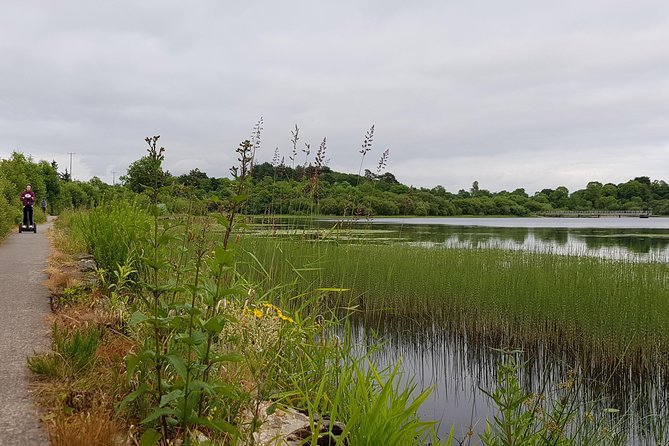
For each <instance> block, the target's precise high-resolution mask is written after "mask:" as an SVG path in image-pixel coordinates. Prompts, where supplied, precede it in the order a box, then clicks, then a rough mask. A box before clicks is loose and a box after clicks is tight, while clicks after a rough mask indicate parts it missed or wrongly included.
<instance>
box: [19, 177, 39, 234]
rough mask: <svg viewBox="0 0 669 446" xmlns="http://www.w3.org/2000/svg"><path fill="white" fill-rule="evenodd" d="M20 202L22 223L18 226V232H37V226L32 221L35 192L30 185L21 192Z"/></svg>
mask: <svg viewBox="0 0 669 446" xmlns="http://www.w3.org/2000/svg"><path fill="white" fill-rule="evenodd" d="M21 202H22V203H23V223H22V224H21V225H20V226H19V232H23V231H26V230H27V231H32V232H37V226H36V225H35V222H34V221H33V205H34V204H35V192H34V191H33V189H32V186H30V184H28V185H26V188H25V189H24V190H23V192H21Z"/></svg>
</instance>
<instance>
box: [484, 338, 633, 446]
mask: <svg viewBox="0 0 669 446" xmlns="http://www.w3.org/2000/svg"><path fill="white" fill-rule="evenodd" d="M503 353H504V356H503V360H502V361H501V362H500V363H499V364H498V368H497V386H496V388H495V389H494V390H492V391H487V390H484V389H482V391H483V392H484V393H485V394H486V395H487V396H488V397H489V398H490V399H491V400H492V402H493V404H494V407H495V408H496V411H497V414H496V415H495V416H494V418H493V420H492V422H491V421H490V420H489V421H488V423H487V427H486V432H485V433H484V434H483V435H482V436H481V440H482V441H483V444H484V445H486V446H526V445H527V446H530V445H537V444H550V445H556V446H577V445H578V446H581V445H599V444H607V445H615V444H621V445H622V444H625V441H626V438H624V436H622V435H620V434H619V433H616V432H615V431H614V430H612V429H611V428H610V427H609V426H607V425H605V424H604V418H603V417H602V416H599V417H597V418H595V416H594V415H593V412H594V410H595V409H593V407H588V406H583V403H580V402H579V400H578V397H577V392H576V389H575V386H577V385H578V380H577V377H576V376H575V374H570V376H569V377H568V379H567V380H566V381H564V382H562V383H560V384H559V385H558V387H557V389H544V390H543V391H541V392H539V393H528V392H527V391H526V390H524V389H523V388H522V386H521V382H520V380H519V377H518V375H519V373H520V370H521V363H519V361H518V356H519V354H520V353H521V352H520V351H517V350H512V351H504V352H503ZM611 411H613V409H604V411H603V413H602V414H604V413H606V412H611Z"/></svg>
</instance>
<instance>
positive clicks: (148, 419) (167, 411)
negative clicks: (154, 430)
mask: <svg viewBox="0 0 669 446" xmlns="http://www.w3.org/2000/svg"><path fill="white" fill-rule="evenodd" d="M165 415H174V416H177V415H179V413H178V412H177V411H176V410H175V409H170V408H167V407H163V408H160V409H156V410H154V411H153V413H152V414H151V415H149V416H148V417H146V418H144V419H143V420H142V421H141V422H140V424H147V423H150V422H152V421H154V420H157V419H158V418H160V417H163V416H165Z"/></svg>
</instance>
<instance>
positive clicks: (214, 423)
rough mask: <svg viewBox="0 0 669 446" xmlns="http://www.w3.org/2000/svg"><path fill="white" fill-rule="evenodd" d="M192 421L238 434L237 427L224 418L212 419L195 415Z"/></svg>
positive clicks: (216, 429)
mask: <svg viewBox="0 0 669 446" xmlns="http://www.w3.org/2000/svg"><path fill="white" fill-rule="evenodd" d="M192 421H193V422H194V423H196V424H199V425H200V426H204V427H208V428H209V429H213V430H215V431H218V432H227V433H229V434H233V435H236V434H237V428H235V426H233V425H232V424H230V423H228V422H226V421H223V420H210V419H208V418H204V417H195V418H193V419H192Z"/></svg>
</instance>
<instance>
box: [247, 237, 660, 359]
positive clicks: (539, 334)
mask: <svg viewBox="0 0 669 446" xmlns="http://www.w3.org/2000/svg"><path fill="white" fill-rule="evenodd" d="M244 246H245V247H246V248H247V249H248V250H249V251H252V252H253V253H254V255H255V257H256V258H257V261H256V260H255V259H254V260H253V261H251V260H249V261H248V262H247V267H248V268H249V272H251V271H253V270H255V272H256V273H257V274H258V278H262V277H264V280H267V281H269V282H272V283H283V284H286V283H289V282H290V281H291V279H294V278H295V277H296V276H299V277H301V278H302V279H304V280H300V281H298V282H296V283H297V284H299V285H296V289H295V294H296V295H297V294H299V293H300V292H302V291H304V290H307V289H314V288H346V289H350V291H348V292H346V293H341V292H339V293H333V292H331V291H330V292H328V291H321V294H323V295H324V296H326V295H328V294H329V295H330V296H329V299H332V298H336V299H338V300H339V302H340V303H341V304H342V305H346V306H352V305H354V306H357V308H358V309H360V310H364V311H365V313H368V314H369V313H370V312H371V313H373V312H397V313H399V314H401V315H403V316H404V317H407V318H412V319H415V320H419V321H421V320H424V321H425V322H426V323H428V322H429V323H432V322H433V323H437V324H440V325H442V326H444V327H446V328H448V327H461V328H464V329H466V330H467V331H468V332H469V333H470V334H471V335H475V336H479V337H485V338H491V339H494V340H496V341H497V342H502V343H505V344H514V345H516V346H520V345H526V344H531V343H533V342H543V343H548V344H554V345H555V346H557V347H562V348H564V349H565V350H569V351H574V352H580V354H579V356H581V359H582V358H588V361H590V362H592V363H594V364H597V365H598V366H601V365H604V366H607V365H608V366H611V367H614V366H616V365H617V364H619V363H620V361H621V360H622V359H624V361H623V362H625V363H626V364H627V365H629V366H631V367H632V368H633V369H635V370H639V371H643V370H649V369H651V368H654V367H656V365H657V362H658V361H660V360H661V361H664V356H663V352H665V351H667V347H668V346H669V326H667V324H666V321H667V320H669V288H667V281H668V277H669V275H668V273H669V267H668V266H667V265H664V264H659V263H631V262H623V261H611V260H602V259H596V258H589V257H576V256H561V255H550V254H539V253H527V252H514V251H503V250H483V249H481V250H477V249H426V248H420V247H412V246H407V245H392V246H379V245H367V244H366V245H341V244H335V243H309V242H305V241H295V240H277V239H268V238H249V239H247V240H245V241H244ZM258 263H260V264H262V265H263V267H264V270H265V271H264V272H263V273H262V274H260V273H259V269H258V268H257V264H258Z"/></svg>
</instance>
